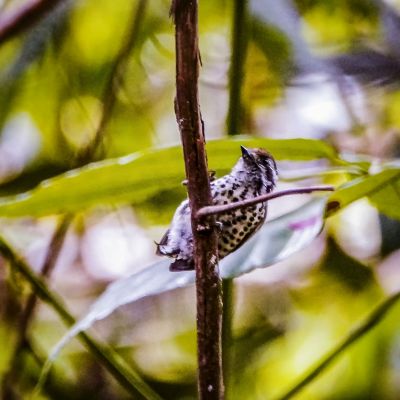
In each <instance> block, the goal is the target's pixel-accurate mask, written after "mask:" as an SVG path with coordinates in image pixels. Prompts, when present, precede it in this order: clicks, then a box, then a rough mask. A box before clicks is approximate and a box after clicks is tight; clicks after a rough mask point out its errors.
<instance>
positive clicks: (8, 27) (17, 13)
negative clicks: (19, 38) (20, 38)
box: [0, 0, 61, 43]
mask: <svg viewBox="0 0 400 400" xmlns="http://www.w3.org/2000/svg"><path fill="white" fill-rule="evenodd" d="M60 1H61V0H31V1H27V2H26V3H25V4H23V5H22V6H21V7H18V8H17V9H16V10H14V11H12V12H4V13H3V14H2V15H1V16H0V43H3V42H5V41H6V40H8V39H10V38H11V37H13V36H15V35H17V34H18V33H21V32H22V31H25V30H27V29H28V28H30V27H31V26H32V25H34V24H35V23H36V22H37V21H38V20H39V19H41V18H43V17H44V16H45V15H46V14H47V13H49V12H50V11H51V10H52V9H53V8H54V7H56V6H57V5H58V4H59V3H60Z"/></svg>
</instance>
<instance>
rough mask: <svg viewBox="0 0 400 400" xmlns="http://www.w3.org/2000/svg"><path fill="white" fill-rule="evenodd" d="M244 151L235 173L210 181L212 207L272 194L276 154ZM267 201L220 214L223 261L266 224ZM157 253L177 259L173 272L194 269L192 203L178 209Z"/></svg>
mask: <svg viewBox="0 0 400 400" xmlns="http://www.w3.org/2000/svg"><path fill="white" fill-rule="evenodd" d="M240 148H241V153H242V154H241V157H240V158H239V160H238V161H237V162H236V164H235V165H234V167H233V168H232V170H231V172H230V173H229V174H227V175H224V176H222V177H221V178H218V179H215V180H213V181H211V182H210V188H211V196H212V204H213V205H224V204H229V203H235V202H238V201H242V200H247V199H251V198H254V197H257V196H261V195H264V194H267V193H271V192H272V191H273V189H274V188H275V186H276V183H277V180H278V169H277V166H276V162H275V160H274V158H273V157H272V155H271V154H270V153H269V152H268V151H266V150H264V149H259V148H255V149H251V148H246V147H244V146H240ZM266 216H267V202H262V203H257V204H255V205H252V206H248V207H246V208H242V209H236V210H233V211H228V212H226V213H224V214H220V215H216V226H217V227H218V229H217V232H218V258H219V260H221V259H223V258H224V257H226V256H227V255H228V254H230V253H232V252H233V251H235V250H237V249H238V248H239V247H240V246H242V245H243V244H244V243H245V242H246V241H247V240H248V239H249V238H250V237H251V236H253V235H254V233H256V232H257V231H258V229H260V227H261V226H262V225H263V223H264V221H265V219H266ZM156 245H157V250H156V254H157V255H160V256H168V257H171V258H173V259H174V261H173V262H172V263H171V264H170V267H169V270H170V271H190V270H194V269H195V266H194V259H193V234H192V227H191V210H190V203H189V200H184V201H183V202H182V203H181V204H180V205H179V206H178V208H177V209H176V211H175V214H174V216H173V218H172V222H171V224H170V227H169V229H168V230H167V231H166V233H165V234H164V236H163V237H162V239H161V240H160V242H159V243H156Z"/></svg>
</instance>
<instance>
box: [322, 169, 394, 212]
mask: <svg viewBox="0 0 400 400" xmlns="http://www.w3.org/2000/svg"><path fill="white" fill-rule="evenodd" d="M365 196H368V198H369V199H370V200H371V201H372V203H373V204H374V205H375V206H376V207H377V208H378V209H379V210H380V211H381V212H383V213H384V214H387V215H389V216H391V217H394V218H398V219H400V211H399V207H398V204H399V201H400V169H399V168H390V169H386V170H384V171H382V172H380V173H378V174H376V175H370V176H367V177H362V178H358V179H354V180H352V181H351V182H349V183H347V184H345V185H344V186H343V187H342V188H340V189H339V190H337V191H336V192H334V193H333V194H332V195H331V196H330V198H329V204H328V209H330V212H331V213H332V212H335V211H337V210H339V209H342V208H344V207H346V206H347V205H349V204H350V203H352V202H354V201H356V200H358V199H361V198H362V197H365Z"/></svg>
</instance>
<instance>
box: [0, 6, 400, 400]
mask: <svg viewBox="0 0 400 400" xmlns="http://www.w3.org/2000/svg"><path fill="white" fill-rule="evenodd" d="M28 3H29V1H27V0H26V1H23V0H20V1H19V0H0V27H1V21H2V18H3V19H5V18H6V17H7V16H8V15H12V14H13V13H14V12H16V11H17V10H19V9H20V7H22V6H24V5H26V4H28ZM169 7H170V3H169V2H168V1H164V0H152V1H145V0H134V1H129V2H128V1H124V0H113V1H109V0H96V1H94V0H64V1H59V2H57V4H56V5H52V6H48V11H47V12H46V13H44V14H43V15H41V16H40V18H37V19H36V18H35V23H34V24H32V25H31V26H26V27H24V28H23V29H22V31H21V32H19V33H18V34H17V35H13V36H12V37H10V38H6V39H3V37H2V36H1V35H0V90H1V91H0V93H1V94H0V194H1V196H8V195H12V194H16V193H22V192H25V191H27V190H29V189H31V188H34V187H35V186H36V185H37V184H38V183H39V182H41V181H43V180H45V179H48V178H51V177H53V176H56V175H59V174H60V173H63V172H66V171H69V170H71V169H73V168H78V167H81V166H83V165H85V164H88V163H89V162H91V161H97V160H102V159H105V158H114V157H120V156H124V155H127V154H129V153H132V152H136V151H140V150H143V149H149V148H152V147H159V146H167V145H172V144H177V143H179V133H178V130H177V125H176V121H175V114H174V109H173V99H174V94H175V61H174V57H175V55H174V51H175V50H174V27H173V22H172V21H171V19H170V18H169V17H168V14H169ZM199 7H200V9H199V10H200V15H199V30H200V32H199V33H200V48H201V58H202V69H201V76H200V95H201V98H200V103H201V110H202V116H203V119H204V121H205V129H206V136H207V138H208V139H209V140H210V139H217V138H225V137H227V136H230V135H235V134H248V135H254V136H257V137H269V138H277V139H283V138H299V137H303V138H315V139H322V140H325V141H327V142H328V143H331V144H332V145H333V146H335V147H336V148H337V149H338V151H339V152H340V153H343V154H346V157H348V158H352V157H353V158H356V159H359V160H360V159H366V160H368V161H369V162H371V163H372V165H374V162H375V161H377V162H379V161H380V160H389V159H393V158H395V157H399V155H400V112H399V108H400V91H399V82H400V2H399V1H397V0H391V1H389V0H387V1H383V0H382V1H379V0H376V1H373V0H297V1H291V0H280V1H274V0H248V1H244V0H235V1H226V0H214V1H211V0H202V1H200V4H199ZM25 28H26V29H25ZM238 156H239V151H238ZM209 162H210V168H212V159H210V160H209ZM323 166H324V164H323V162H320V161H319V162H308V163H305V164H304V165H301V166H300V167H299V165H298V163H297V164H293V163H291V162H289V161H288V162H282V163H279V164H278V167H279V169H280V171H281V177H282V179H281V182H280V184H279V188H280V189H284V188H288V187H291V186H293V184H292V183H291V179H290V177H291V176H292V175H293V174H294V173H295V172H297V173H298V172H299V171H300V172H301V170H302V168H308V171H310V169H311V168H315V169H316V170H318V168H321V167H323ZM182 167H183V161H182ZM217 172H218V171H217ZM182 179H184V176H183V175H182ZM334 179H336V178H332V179H331V181H329V179H328V181H326V182H329V183H337V182H339V183H340V182H341V181H340V179H339V180H338V181H335V180H334ZM320 181H321V180H320V178H316V179H313V178H308V180H306V181H305V182H303V184H305V183H307V184H310V183H315V182H320ZM184 196H185V189H184V188H183V187H182V188H180V189H174V190H171V191H168V192H167V193H164V192H163V193H160V194H158V195H155V196H154V197H153V198H152V199H150V200H149V201H147V202H144V203H142V204H140V205H134V206H130V205H125V206H120V205H110V206H104V205H102V206H98V207H92V208H90V209H83V210H82V211H81V212H79V213H76V214H74V215H73V216H49V217H44V218H34V217H25V218H18V219H17V218H13V219H12V218H2V219H1V220H0V233H1V235H2V236H3V237H6V238H7V240H8V241H9V242H10V243H12V245H13V248H14V249H16V251H18V254H20V255H21V256H23V257H24V258H25V260H27V262H28V263H29V265H31V266H32V267H33V268H34V269H35V270H36V271H38V272H39V271H40V270H41V269H42V268H43V265H49V264H55V265H52V267H54V270H53V271H52V273H51V278H50V281H51V287H52V288H53V289H54V290H56V291H57V292H58V293H59V294H60V295H61V296H62V297H63V299H64V300H65V302H66V303H67V304H68V306H69V307H70V309H71V310H72V311H73V313H74V315H75V316H80V315H82V314H83V313H84V312H85V310H86V309H87V307H88V306H89V305H90V303H92V302H93V301H94V299H95V298H96V297H97V296H99V294H100V293H101V292H102V291H103V290H104V288H105V287H106V285H107V284H109V283H110V282H112V281H114V280H115V279H117V278H121V277H124V276H127V275H129V274H131V273H134V272H136V271H139V270H140V269H143V268H145V267H146V266H147V265H149V264H151V263H152V262H154V261H156V260H158V258H157V257H156V256H155V254H154V252H155V245H154V241H157V240H159V239H160V237H161V236H162V234H163V233H164V231H165V229H166V226H167V225H168V223H169V221H170V219H171V217H172V214H173V211H174V209H175V207H176V205H177V204H178V203H179V202H180V201H181V199H183V198H184ZM304 201H305V200H304V199H299V198H295V199H294V198H290V199H285V200H284V201H279V202H276V203H274V202H271V204H270V211H269V218H270V219H271V218H274V217H276V216H278V215H281V214H283V213H285V212H287V211H288V210H291V209H294V208H296V207H298V206H299V205H300V204H302V202H304ZM64 231H65V232H66V236H65V239H64V240H62V246H61V251H60V254H59V256H58V257H57V260H56V262H55V260H50V261H49V260H48V254H49V245H50V244H51V243H52V245H53V246H54V240H53V242H52V237H54V232H59V233H60V232H64ZM62 234H63V233H62ZM399 249H400V223H399V221H398V220H394V219H391V218H389V217H387V216H385V215H382V214H380V213H379V212H378V210H377V209H376V208H375V207H373V205H371V204H370V203H369V202H368V201H367V200H360V201H357V202H355V203H353V204H352V205H351V206H349V207H347V208H346V209H345V210H344V211H342V212H340V213H338V214H336V215H335V216H333V217H331V218H329V219H328V220H327V222H326V227H325V229H324V231H323V232H322V233H321V235H320V236H319V237H318V238H316V239H315V240H314V242H313V243H312V244H311V245H310V246H308V247H307V248H306V249H304V250H302V251H301V252H300V253H297V254H296V255H295V256H293V257H290V258H288V259H286V260H284V261H282V262H280V263H278V264H276V265H274V266H272V267H270V268H267V269H262V270H257V271H255V272H252V273H251V274H248V275H245V276H243V277H240V278H238V279H235V282H234V291H233V293H234V304H233V331H232V334H233V339H232V341H233V356H232V360H231V366H230V372H229V373H230V377H229V389H228V393H232V395H231V397H230V398H232V399H270V398H275V397H276V396H279V395H280V394H283V393H284V392H285V390H286V389H289V388H290V387H291V386H292V385H293V384H294V383H295V382H296V381H297V380H298V378H299V377H300V376H301V375H302V374H303V373H304V372H305V371H306V370H307V369H308V368H309V367H310V366H311V365H313V363H314V362H315V361H317V360H318V359H319V358H320V357H321V356H322V355H324V354H325V353H326V352H327V351H328V350H329V349H330V348H332V347H333V346H334V345H335V344H336V343H337V342H338V341H339V340H340V339H341V338H342V337H343V336H344V335H346V333H347V332H348V331H349V329H350V327H351V326H352V325H353V323H354V322H356V321H358V320H360V318H361V317H362V316H364V315H365V314H366V313H367V312H368V311H369V310H371V309H372V308H373V306H374V305H375V304H376V303H377V302H378V301H379V300H380V299H382V298H383V297H384V296H385V295H389V294H391V293H393V292H396V291H398V290H400V271H399V261H400V251H399ZM0 267H1V268H0V318H1V319H0V348H1V351H0V375H1V376H2V382H3V383H2V392H3V393H2V396H3V399H7V400H8V399H25V398H27V396H28V395H29V394H30V393H31V392H32V390H33V387H34V385H35V383H36V382H37V379H38V376H39V373H40V369H41V366H42V364H43V361H44V359H45V358H46V356H47V354H48V352H49V350H50V349H51V347H52V346H53V345H54V344H55V343H56V342H57V341H58V340H59V339H60V337H61V336H62V335H63V333H64V332H65V330H66V328H65V327H64V325H63V324H62V323H61V322H60V321H59V318H58V317H57V316H56V315H55V314H54V313H53V311H51V309H49V308H48V307H47V306H45V305H42V304H40V305H39V307H38V309H37V312H36V314H35V317H34V318H33V317H31V318H30V324H29V327H27V328H26V332H25V331H24V332H25V333H24V336H26V337H25V339H26V341H28V342H29V343H28V344H26V341H25V343H24V345H23V346H20V351H18V352H17V353H16V352H15V348H16V346H17V345H18V341H19V339H20V335H21V329H23V328H22V326H21V315H23V309H24V307H25V303H26V299H27V297H28V296H29V293H30V291H29V287H28V285H27V284H26V283H25V281H24V279H22V278H21V277H20V276H19V275H18V274H17V273H15V272H13V271H12V270H10V269H9V268H7V267H6V262H5V261H4V260H3V261H0ZM399 320H400V306H397V307H395V308H394V310H392V311H391V313H390V314H389V315H388V317H387V318H385V319H384V320H383V321H382V322H381V323H380V324H379V326H378V327H377V328H376V329H374V330H373V331H372V332H371V333H369V334H368V336H366V337H364V338H362V339H361V340H359V341H357V343H355V345H354V346H353V347H351V348H350V349H349V350H347V351H346V352H345V353H344V354H343V355H342V356H341V357H340V358H339V359H338V360H337V361H336V362H335V363H334V364H333V365H332V366H331V367H330V368H329V369H328V370H327V371H326V372H325V373H324V374H322V375H321V376H320V377H319V378H318V379H316V380H315V381H313V382H312V383H311V384H310V385H308V386H307V387H306V388H305V389H304V390H303V391H302V392H301V393H299V394H298V395H297V397H296V399H297V398H298V399H329V400H333V399H341V400H342V399H349V400H350V399H351V400H366V399H374V400H377V399H397V398H399V393H400V331H399V329H398V321H399ZM94 332H95V333H96V336H97V337H99V338H101V339H102V340H104V341H106V342H107V343H109V344H111V345H112V346H113V347H114V348H115V349H117V350H118V352H119V353H120V354H121V355H122V356H123V357H124V358H125V359H126V360H127V361H128V362H129V363H130V364H131V365H133V366H134V367H135V368H136V369H137V370H138V371H139V372H140V374H141V375H142V377H143V378H144V379H145V380H146V381H147V382H148V383H149V384H150V385H151V386H152V387H153V388H154V389H155V390H156V391H157V392H158V393H159V394H160V395H161V396H162V397H163V398H165V399H194V398H196V347H195V346H196V343H195V296H194V289H193V288H188V289H177V290H173V291H170V292H167V293H164V294H160V295H158V296H153V297H150V298H147V299H143V300H140V301H137V302H135V303H133V304H131V305H126V306H124V307H122V308H120V309H119V310H117V311H116V312H115V313H113V314H112V315H111V316H110V317H108V318H107V319H105V320H104V321H102V322H98V323H96V324H95V327H94ZM39 398H43V399H56V398H57V399H108V400H112V399H118V400H119V399H128V398H131V397H129V396H128V395H127V394H126V392H125V391H124V390H123V389H122V388H121V387H120V386H119V385H118V384H117V383H116V382H115V381H114V380H113V378H111V377H110V375H109V374H108V373H107V371H105V370H104V368H103V367H101V365H99V364H98V363H97V361H96V359H95V358H94V357H93V356H92V355H91V354H90V353H88V352H87V351H86V350H85V349H84V348H83V347H82V346H81V345H80V344H79V343H78V342H77V341H74V342H72V343H71V344H70V345H69V346H68V347H66V349H64V351H63V352H62V354H61V355H60V356H59V357H58V359H57V361H56V363H55V366H54V368H53V370H52V373H51V376H50V378H49V379H48V381H47V383H46V385H45V387H44V388H43V390H42V393H41V395H40V397H39Z"/></svg>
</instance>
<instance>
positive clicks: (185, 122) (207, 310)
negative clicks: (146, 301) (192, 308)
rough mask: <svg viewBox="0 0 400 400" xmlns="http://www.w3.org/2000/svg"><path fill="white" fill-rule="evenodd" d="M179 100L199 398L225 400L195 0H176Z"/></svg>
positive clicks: (220, 312) (215, 241) (177, 87)
mask: <svg viewBox="0 0 400 400" xmlns="http://www.w3.org/2000/svg"><path fill="white" fill-rule="evenodd" d="M171 14H172V16H173V18H174V21H175V44H176V99H175V112H176V118H177V122H178V126H179V130H180V134H181V140H182V146H183V153H184V159H185V169H186V177H187V181H188V195H189V201H190V207H191V213H192V231H193V239H194V261H195V266H196V295H197V351H198V390H199V398H200V399H207V400H214V399H215V400H217V399H221V398H223V392H224V390H223V383H222V362H221V315H222V296H221V280H220V277H219V271H218V258H217V235H216V232H215V229H214V224H213V222H214V221H213V218H211V220H207V221H206V220H205V219H204V218H197V212H198V211H199V210H200V209H201V208H202V207H205V206H207V205H209V204H211V201H212V199H211V191H210V182H209V176H208V168H207V159H206V153H205V138H204V130H203V121H202V119H201V113H200V107H199V100H198V98H199V94H198V76H199V65H200V56H199V48H198V7H197V1H196V0H175V1H173V3H172V8H171Z"/></svg>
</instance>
